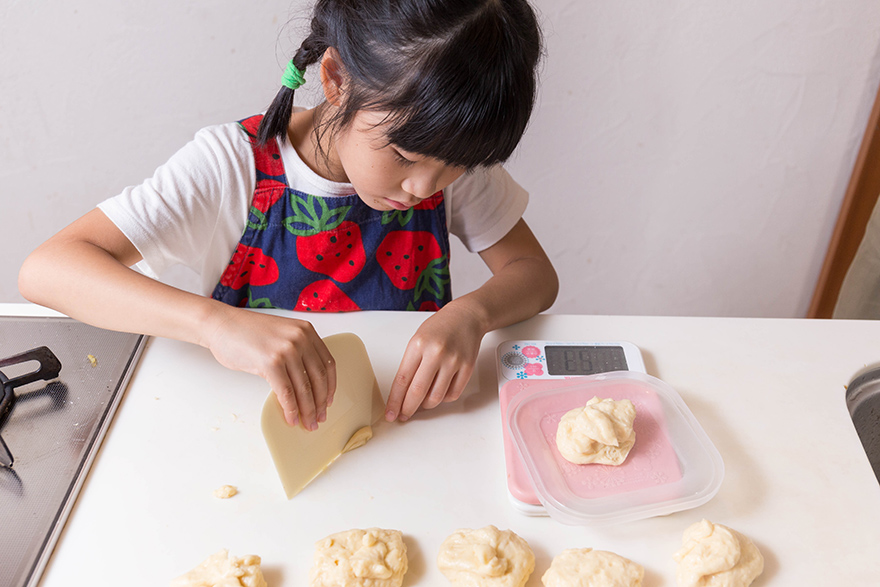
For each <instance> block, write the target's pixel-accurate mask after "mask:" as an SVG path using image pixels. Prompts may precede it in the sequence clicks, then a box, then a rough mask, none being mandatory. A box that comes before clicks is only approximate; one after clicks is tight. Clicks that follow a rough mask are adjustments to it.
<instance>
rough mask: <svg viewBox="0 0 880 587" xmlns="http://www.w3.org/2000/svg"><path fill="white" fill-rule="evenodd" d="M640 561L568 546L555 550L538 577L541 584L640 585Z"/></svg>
mask: <svg viewBox="0 0 880 587" xmlns="http://www.w3.org/2000/svg"><path fill="white" fill-rule="evenodd" d="M644 576H645V569H644V568H642V565H640V564H637V563H634V562H632V561H631V560H629V559H626V558H623V557H622V556H620V555H617V554H614V553H613V552H606V551H604V550H593V549H592V548H571V549H568V550H563V551H562V552H561V553H560V554H558V555H557V556H556V557H555V558H554V559H553V562H552V563H550V568H549V569H547V571H546V572H545V573H544V576H543V577H541V582H542V583H543V584H544V587H642V579H643V578H644Z"/></svg>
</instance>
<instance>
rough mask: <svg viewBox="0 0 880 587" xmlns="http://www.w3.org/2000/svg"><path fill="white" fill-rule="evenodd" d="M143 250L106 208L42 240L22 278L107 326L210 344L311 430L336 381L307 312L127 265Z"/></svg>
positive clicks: (29, 290)
mask: <svg viewBox="0 0 880 587" xmlns="http://www.w3.org/2000/svg"><path fill="white" fill-rule="evenodd" d="M140 260H141V255H140V253H139V252H138V251H137V249H136V248H135V247H134V245H133V244H132V243H131V241H129V240H128V238H126V236H125V235H124V234H123V233H122V232H121V231H120V230H119V229H118V228H117V227H116V225H115V224H113V223H112V222H111V221H110V219H108V218H107V216H105V215H104V213H103V212H101V211H100V210H99V209H95V210H92V211H91V212H89V213H87V214H86V215H85V216H83V217H82V218H80V219H79V220H77V221H75V222H74V223H73V224H71V225H70V226H68V227H67V228H65V229H64V230H62V231H61V232H59V233H58V234H56V235H55V236H53V237H52V238H50V239H49V240H48V241H46V242H45V243H44V244H42V245H41V246H40V247H38V248H37V249H36V250H35V251H34V252H33V253H31V255H30V256H29V257H28V258H27V259H26V260H25V263H24V265H23V266H22V268H21V272H20V273H19V277H18V286H19V290H20V291H21V293H22V295H23V296H24V297H25V298H27V299H28V300H30V301H32V302H34V303H37V304H40V305H44V306H48V307H51V308H54V309H55V310H58V311H60V312H62V313H64V314H67V315H68V316H71V317H73V318H76V319H78V320H81V321H83V322H86V323H88V324H92V325H94V326H97V327H100V328H106V329H110V330H117V331H125V332H137V333H142V334H148V335H152V336H162V337H167V338H174V339H177V340H181V341H184V342H190V343H194V344H198V345H201V346H203V347H206V348H208V349H210V351H211V352H212V353H213V355H214V356H215V357H216V358H217V360H218V361H219V362H220V363H221V364H222V365H224V366H226V367H228V368H230V369H236V370H239V371H244V372H247V373H252V374H255V375H259V376H260V377H262V378H263V379H265V380H266V381H267V382H268V383H269V385H270V386H271V387H272V389H273V390H275V393H276V395H277V396H278V400H279V402H280V403H281V406H282V408H283V409H284V414H285V417H286V419H287V421H288V423H290V424H296V423H297V419H298V418H301V419H302V422H303V425H304V426H305V427H306V428H307V429H309V430H314V429H315V428H316V427H317V423H318V422H320V421H323V420H324V419H325V418H326V409H327V405H328V404H329V403H330V402H331V401H332V396H333V392H334V390H335V388H336V366H335V363H334V361H333V356H332V355H331V354H330V352H329V351H328V350H327V347H326V346H325V345H324V342H323V341H322V340H321V338H320V337H319V336H318V335H317V333H316V332H315V330H314V328H313V327H312V325H311V324H310V323H308V322H305V321H303V320H294V319H290V318H283V317H278V316H269V315H266V314H259V313H256V312H250V311H248V310H244V309H241V308H234V307H232V306H229V305H227V304H224V303H222V302H219V301H217V300H213V299H211V298H206V297H203V296H200V295H196V294H192V293H189V292H185V291H182V290H180V289H177V288H174V287H171V286H169V285H165V284H163V283H161V282H158V281H156V280H154V279H151V278H149V277H147V276H145V275H142V274H140V273H138V272H137V271H134V270H132V269H130V266H131V265H134V264H135V263H137V262H138V261H140Z"/></svg>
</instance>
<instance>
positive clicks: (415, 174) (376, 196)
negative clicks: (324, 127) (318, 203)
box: [330, 111, 465, 210]
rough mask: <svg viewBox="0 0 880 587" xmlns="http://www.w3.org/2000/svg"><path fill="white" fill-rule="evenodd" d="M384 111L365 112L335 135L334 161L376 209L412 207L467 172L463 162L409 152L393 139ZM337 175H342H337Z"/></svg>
mask: <svg viewBox="0 0 880 587" xmlns="http://www.w3.org/2000/svg"><path fill="white" fill-rule="evenodd" d="M384 118H385V116H384V114H382V113H377V112H368V111H363V112H359V113H358V114H357V115H356V116H355V119H354V120H353V121H352V124H351V125H350V126H349V127H348V128H347V129H345V130H342V131H340V132H339V133H337V134H336V135H335V137H334V142H333V145H332V148H331V152H330V158H331V160H332V163H333V165H332V167H333V168H335V169H341V170H342V175H344V176H345V177H344V179H343V178H342V177H341V176H340V178H338V179H340V180H341V181H347V182H349V183H351V184H352V185H353V186H354V188H355V190H356V191H357V194H358V196H360V198H361V200H363V201H364V203H365V204H366V205H367V206H369V207H371V208H373V209H374V210H407V209H409V208H412V207H413V206H415V205H416V204H418V203H419V202H420V201H422V200H424V199H425V198H428V197H430V196H432V195H433V194H435V193H436V192H438V191H439V190H442V189H443V188H445V187H446V186H448V185H449V184H451V183H452V182H453V181H455V180H456V179H458V178H459V177H461V175H462V174H463V173H464V172H465V169H464V168H463V167H452V166H450V165H446V164H445V163H443V162H441V161H438V160H437V159H432V158H430V157H424V156H422V155H417V154H415V153H409V152H406V151H403V150H401V149H399V148H398V147H396V146H395V145H389V144H387V143H388V140H387V138H386V136H385V133H384V131H383V127H382V126H381V122H382V120H383V119H384ZM334 179H337V178H334Z"/></svg>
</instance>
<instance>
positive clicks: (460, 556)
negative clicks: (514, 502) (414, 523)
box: [437, 526, 535, 587]
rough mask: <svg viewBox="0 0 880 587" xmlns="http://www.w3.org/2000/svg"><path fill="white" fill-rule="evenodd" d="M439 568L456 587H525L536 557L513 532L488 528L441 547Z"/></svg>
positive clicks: (465, 533)
mask: <svg viewBox="0 0 880 587" xmlns="http://www.w3.org/2000/svg"><path fill="white" fill-rule="evenodd" d="M437 566H438V567H439V568H440V572H442V573H443V575H444V576H446V578H447V579H449V582H450V583H452V584H453V585H455V586H456V587H523V586H524V585H525V584H526V581H528V580H529V576H530V575H531V574H532V571H534V570H535V555H534V553H533V552H532V549H531V547H529V545H528V543H527V542H526V541H525V540H523V539H522V538H520V537H519V536H517V535H516V534H515V533H513V532H511V531H510V530H499V529H498V528H496V527H495V526H486V527H485V528H480V529H478V530H471V529H461V530H456V531H455V532H453V533H452V534H451V535H450V536H449V537H447V538H446V540H444V541H443V544H442V545H441V546H440V554H439V555H437Z"/></svg>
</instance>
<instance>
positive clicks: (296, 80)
mask: <svg viewBox="0 0 880 587" xmlns="http://www.w3.org/2000/svg"><path fill="white" fill-rule="evenodd" d="M304 83H306V78H304V77H303V72H301V71H300V70H299V68H298V67H297V66H296V65H294V64H293V60H290V61H289V62H288V63H287V69H285V70H284V75H283V76H281V85H282V86H285V87H287V88H290V89H291V90H295V89H297V88H298V87H300V86H301V85H303V84H304Z"/></svg>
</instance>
